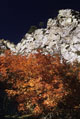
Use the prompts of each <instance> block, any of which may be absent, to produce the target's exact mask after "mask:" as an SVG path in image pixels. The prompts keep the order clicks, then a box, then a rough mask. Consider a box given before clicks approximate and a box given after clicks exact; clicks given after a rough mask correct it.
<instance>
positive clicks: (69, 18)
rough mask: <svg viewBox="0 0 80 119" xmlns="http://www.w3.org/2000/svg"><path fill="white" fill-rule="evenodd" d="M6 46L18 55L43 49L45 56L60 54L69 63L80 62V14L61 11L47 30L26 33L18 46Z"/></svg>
mask: <svg viewBox="0 0 80 119" xmlns="http://www.w3.org/2000/svg"><path fill="white" fill-rule="evenodd" d="M3 42H6V41H3ZM0 44H1V42H0ZM5 44H6V46H7V48H9V49H11V51H13V52H16V54H22V55H28V54H29V53H37V49H38V48H42V49H43V53H45V54H47V53H50V54H51V55H53V54H54V53H59V54H60V56H61V57H63V58H64V59H66V60H67V61H68V62H73V61H75V60H77V61H78V62H80V13H79V12H78V11H74V10H71V9H65V10H59V13H58V16H57V17H56V18H50V19H48V22H47V27H46V28H41V29H37V30H35V31H34V32H32V33H31V34H29V33H26V34H25V36H24V38H23V39H22V40H21V41H20V42H19V43H18V44H17V45H16V46H15V45H14V44H11V43H10V42H8V43H7V42H6V43H5ZM5 44H4V46H5ZM0 47H1V45H0Z"/></svg>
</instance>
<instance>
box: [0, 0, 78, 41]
mask: <svg viewBox="0 0 80 119" xmlns="http://www.w3.org/2000/svg"><path fill="white" fill-rule="evenodd" d="M66 8H69V9H74V10H78V11H80V4H79V2H78V1H77V0H73V1H70V0H69V1H68V0H64V1H63V0H0V38H4V39H5V40H10V41H11V42H14V43H18V42H19V41H20V40H21V38H22V37H23V36H24V35H25V33H27V31H28V30H29V28H30V26H32V25H38V24H39V22H40V21H42V22H45V23H46V22H47V20H48V18H54V17H55V16H56V15H57V13H58V10H60V9H66Z"/></svg>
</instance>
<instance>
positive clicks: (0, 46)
mask: <svg viewBox="0 0 80 119" xmlns="http://www.w3.org/2000/svg"><path fill="white" fill-rule="evenodd" d="M9 49H10V50H11V51H12V52H16V45H15V44H14V43H10V42H9V41H8V40H4V39H1V40H0V55H3V54H4V51H5V50H9Z"/></svg>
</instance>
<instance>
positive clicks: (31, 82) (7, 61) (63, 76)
mask: <svg viewBox="0 0 80 119" xmlns="http://www.w3.org/2000/svg"><path fill="white" fill-rule="evenodd" d="M76 70H77V69H76V68H74V70H73V66H72V65H68V64H66V63H65V61H64V62H63V63H60V58H59V56H58V55H56V57H52V56H50V55H44V54H41V53H37V54H31V55H30V56H29V57H26V56H20V55H13V54H11V53H10V52H5V56H0V75H1V78H0V81H1V82H6V85H8V86H9V85H11V87H9V88H8V86H7V88H6V89H5V91H6V92H7V94H8V97H9V98H12V97H15V100H16V101H17V103H18V107H17V109H18V111H20V112H23V113H32V114H34V115H35V114H37V115H39V114H41V113H43V112H45V111H48V110H49V111H50V110H52V109H54V108H55V107H56V106H57V104H58V102H59V101H60V100H62V98H63V97H65V96H66V95H68V94H69V91H68V90H66V88H67V87H68V88H70V87H69V85H68V84H69V83H70V81H72V79H73V77H75V74H74V73H75V71H76ZM70 71H71V72H70ZM78 76H79V79H80V73H79V74H78Z"/></svg>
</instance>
